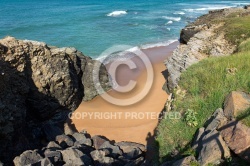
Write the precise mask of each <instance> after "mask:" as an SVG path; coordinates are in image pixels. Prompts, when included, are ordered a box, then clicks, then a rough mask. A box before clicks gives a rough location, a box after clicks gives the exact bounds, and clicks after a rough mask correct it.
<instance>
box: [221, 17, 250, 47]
mask: <svg viewBox="0 0 250 166" xmlns="http://www.w3.org/2000/svg"><path fill="white" fill-rule="evenodd" d="M224 21H225V25H224V26H223V27H222V28H221V29H220V31H222V32H224V33H225V37H226V39H227V40H228V41H229V42H231V43H233V44H236V45H239V44H240V43H242V42H243V41H245V40H246V39H247V38H250V15H247V16H242V17H230V18H226V19H225V20H224ZM248 46H249V45H248ZM249 47H250V46H249Z"/></svg>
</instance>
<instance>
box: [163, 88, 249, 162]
mask: <svg viewBox="0 0 250 166" xmlns="http://www.w3.org/2000/svg"><path fill="white" fill-rule="evenodd" d="M248 97H249V96H248V94H247V93H244V92H240V91H237V92H235V91H233V92H231V93H230V94H229V95H228V96H227V97H225V102H224V103H225V107H224V110H223V109H222V108H219V109H217V110H216V111H215V112H214V113H213V115H212V116H211V117H210V118H209V119H208V120H207V122H206V123H205V125H204V127H201V128H199V129H198V130H197V132H196V134H195V136H194V138H193V142H192V144H191V147H192V149H194V150H195V151H196V154H198V156H196V157H197V162H198V163H199V164H200V165H208V164H215V165H218V164H221V163H223V162H225V160H227V159H232V160H233V161H232V163H233V162H237V160H238V158H236V157H235V154H236V155H237V156H239V157H240V158H241V159H244V160H245V161H247V162H250V157H249V156H250V128H249V127H248V126H246V125H245V124H243V122H242V121H241V120H242V119H244V118H246V117H247V116H249V112H247V111H246V110H247V109H249V108H250V100H248ZM236 99H237V100H236ZM235 110H237V112H238V113H239V112H241V113H240V114H234V113H235V112H234V111H235ZM228 112H230V113H231V116H227V115H228ZM239 115H240V116H239ZM230 150H231V151H230ZM232 153H233V154H234V155H232ZM192 158H193V156H189V157H188V158H184V159H182V160H179V161H185V162H184V163H185V164H186V165H190V163H191V162H196V160H195V159H193V160H192V161H191V160H187V159H192ZM184 163H183V164H184ZM164 165H174V161H169V162H166V163H164V164H163V165H162V166H164Z"/></svg>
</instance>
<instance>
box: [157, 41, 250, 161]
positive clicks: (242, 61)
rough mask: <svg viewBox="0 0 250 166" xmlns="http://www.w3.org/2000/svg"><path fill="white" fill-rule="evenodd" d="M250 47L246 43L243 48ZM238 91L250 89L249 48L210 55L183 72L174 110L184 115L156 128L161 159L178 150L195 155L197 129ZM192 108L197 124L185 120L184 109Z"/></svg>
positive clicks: (168, 120) (183, 153) (166, 121)
mask: <svg viewBox="0 0 250 166" xmlns="http://www.w3.org/2000/svg"><path fill="white" fill-rule="evenodd" d="M248 48H249V46H243V47H242V48H241V49H243V50H248ZM231 71H234V72H231ZM236 90H239V91H247V92H250V51H242V52H239V53H236V54H233V55H231V56H226V57H210V58H208V59H205V60H203V61H201V62H199V63H197V64H195V65H192V66H191V67H190V68H188V69H187V71H185V72H183V74H182V75H181V78H180V81H179V88H178V90H177V91H176V92H175V94H174V95H175V100H174V102H173V105H174V109H173V111H178V112H180V113H181V114H182V115H183V116H182V118H181V119H174V120H173V119H163V120H162V121H161V122H160V124H159V126H158V129H157V131H158V134H157V139H156V140H157V142H158V144H159V157H160V160H161V162H163V161H164V160H165V159H169V158H171V154H173V153H176V152H177V153H179V154H180V155H179V157H181V156H185V155H189V154H194V152H193V151H192V150H191V148H190V143H191V142H192V139H193V136H194V134H195V132H196V130H197V129H198V128H200V127H202V126H203V125H204V123H205V122H206V121H207V120H208V118H209V117H210V116H211V115H212V113H213V112H214V111H215V110H216V109H217V108H223V102H224V100H225V97H226V95H228V94H229V93H230V92H231V91H236ZM178 91H179V92H178ZM180 92H181V93H180ZM180 94H182V95H180ZM190 109H191V110H193V111H195V112H196V113H197V114H196V119H197V122H198V124H197V126H192V127H191V126H189V125H188V124H187V122H186V121H185V118H184V115H185V112H186V111H187V110H190ZM248 119H250V117H248ZM194 155H195V154H194ZM177 157H178V155H177Z"/></svg>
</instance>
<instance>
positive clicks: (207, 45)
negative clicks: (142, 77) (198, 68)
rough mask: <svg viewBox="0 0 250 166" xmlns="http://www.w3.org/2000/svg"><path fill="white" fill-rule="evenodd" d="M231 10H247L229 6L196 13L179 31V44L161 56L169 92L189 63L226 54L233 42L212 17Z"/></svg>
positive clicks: (222, 16)
mask: <svg viewBox="0 0 250 166" xmlns="http://www.w3.org/2000/svg"><path fill="white" fill-rule="evenodd" d="M232 13H241V14H242V15H243V14H244V13H249V11H248V10H245V9H243V8H230V9H222V10H215V11H210V12H209V14H207V15H204V16H201V17H199V18H198V19H197V20H196V21H195V22H194V23H191V24H189V25H187V26H186V27H185V28H184V29H182V31H181V34H180V45H179V46H178V47H177V48H176V49H175V50H174V52H173V55H172V56H171V57H169V58H168V59H167V60H165V62H164V63H165V65H166V67H167V72H168V74H167V76H168V78H167V82H166V83H165V85H164V86H163V89H164V90H166V91H167V92H168V93H171V92H172V90H173V89H174V88H176V86H177V84H178V81H179V79H180V76H181V73H182V72H183V71H185V70H186V69H187V68H188V67H190V66H191V65H193V64H195V63H197V62H199V61H200V60H202V59H205V58H207V57H209V56H224V55H230V54H232V53H233V52H234V51H235V50H236V46H235V45H233V44H232V43H230V42H228V41H227V40H226V39H225V34H224V33H218V32H217V31H218V29H219V28H221V27H223V25H224V24H223V22H219V21H217V23H215V22H214V21H213V20H214V19H215V18H216V19H220V18H225V17H227V16H229V15H230V14H232Z"/></svg>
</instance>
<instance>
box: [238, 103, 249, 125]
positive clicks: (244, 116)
mask: <svg viewBox="0 0 250 166" xmlns="http://www.w3.org/2000/svg"><path fill="white" fill-rule="evenodd" d="M249 115H250V108H249V109H247V110H246V111H244V112H243V113H242V114H240V115H238V116H237V117H236V119H238V120H240V121H241V122H242V123H243V124H245V125H246V126H248V127H250V116H249Z"/></svg>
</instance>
